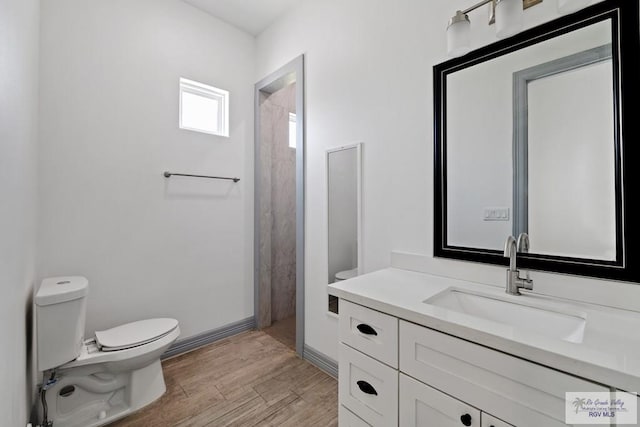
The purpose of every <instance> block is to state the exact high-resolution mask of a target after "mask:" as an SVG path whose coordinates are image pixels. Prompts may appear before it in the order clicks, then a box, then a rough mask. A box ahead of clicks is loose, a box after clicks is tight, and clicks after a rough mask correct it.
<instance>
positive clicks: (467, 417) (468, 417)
mask: <svg viewBox="0 0 640 427" xmlns="http://www.w3.org/2000/svg"><path fill="white" fill-rule="evenodd" d="M460 421H461V422H462V424H463V425H465V426H467V427H468V426H470V425H471V415H469V414H464V415H463V416H461V417H460Z"/></svg>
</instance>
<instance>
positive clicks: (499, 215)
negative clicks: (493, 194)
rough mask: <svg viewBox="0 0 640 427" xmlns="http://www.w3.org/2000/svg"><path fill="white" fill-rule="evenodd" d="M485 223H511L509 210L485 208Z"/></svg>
mask: <svg viewBox="0 0 640 427" xmlns="http://www.w3.org/2000/svg"><path fill="white" fill-rule="evenodd" d="M483 220H484V221H509V208H484V217H483Z"/></svg>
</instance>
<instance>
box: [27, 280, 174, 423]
mask: <svg viewBox="0 0 640 427" xmlns="http://www.w3.org/2000/svg"><path fill="white" fill-rule="evenodd" d="M87 294H88V282H87V279H85V278H83V277H56V278H50V279H45V280H43V282H42V285H41V286H40V289H39V291H38V293H37V294H36V297H35V304H36V307H35V311H36V329H37V331H36V333H37V344H38V350H37V353H38V368H39V370H41V371H43V372H44V378H46V380H47V381H46V382H47V383H48V385H47V386H46V388H47V390H46V392H45V400H46V403H47V405H46V406H47V414H46V415H47V419H48V420H49V421H52V422H53V425H54V426H55V427H80V426H82V427H97V426H102V425H104V424H107V423H110V422H113V421H115V420H116V419H119V418H122V417H124V416H126V415H129V414H130V413H132V412H134V411H137V410H138V409H140V408H142V407H144V406H146V405H148V404H149V403H151V402H153V401H155V400H156V399H158V398H159V397H160V396H162V395H163V394H164V392H165V391H166V387H165V383H164V377H163V373H162V365H161V364H160V356H161V355H162V354H163V353H164V352H165V351H166V350H167V349H168V348H169V347H170V346H171V344H172V343H173V342H174V341H175V340H176V339H177V338H178V336H179V335H180V328H179V326H178V321H177V320H175V319H170V318H157V319H147V320H141V321H137V322H132V323H127V324H124V325H121V326H117V327H115V328H111V329H107V330H103V331H96V332H95V333H94V334H93V336H92V337H91V338H90V339H87V340H84V338H83V333H84V323H85V311H86V298H87ZM38 406H39V413H40V419H41V420H42V419H43V418H44V409H43V405H38Z"/></svg>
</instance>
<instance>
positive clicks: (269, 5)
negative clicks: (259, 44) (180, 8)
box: [183, 0, 302, 36]
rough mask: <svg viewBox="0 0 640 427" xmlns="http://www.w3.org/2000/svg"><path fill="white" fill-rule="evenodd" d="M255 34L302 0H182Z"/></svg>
mask: <svg viewBox="0 0 640 427" xmlns="http://www.w3.org/2000/svg"><path fill="white" fill-rule="evenodd" d="M183 1H184V2H186V3H189V4H190V5H192V6H195V7H197V8H198V9H200V10H203V11H204V12H207V13H208V14H210V15H213V16H215V17H217V18H220V19H222V20H223V21H226V22H228V23H229V24H231V25H234V26H236V27H238V28H240V29H241V30H243V31H245V32H247V33H249V34H251V35H253V36H257V35H258V34H260V33H261V32H262V31H263V30H264V29H266V28H267V27H268V26H269V25H271V24H272V23H273V22H274V21H275V20H276V19H278V18H279V17H280V16H282V15H284V14H285V12H287V11H288V10H289V9H291V8H293V7H294V6H295V5H297V4H298V3H300V2H301V1H302V0H183Z"/></svg>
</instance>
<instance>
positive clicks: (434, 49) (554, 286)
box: [256, 0, 640, 359]
mask: <svg viewBox="0 0 640 427" xmlns="http://www.w3.org/2000/svg"><path fill="white" fill-rule="evenodd" d="M471 3H472V2H468V1H462V0H455V1H452V2H425V1H419V0H398V1H393V2H389V1H384V0H350V1H340V0H324V1H308V2H305V3H303V4H302V5H301V6H300V7H299V8H298V9H296V10H294V11H293V12H292V13H290V14H289V15H287V16H286V17H285V18H284V19H282V20H280V21H279V22H278V23H276V24H275V25H274V26H272V27H270V28H269V29H268V30H267V31H265V32H264V33H262V34H261V35H260V36H259V37H258V43H257V50H258V63H257V71H258V72H257V76H256V80H257V79H259V78H261V77H264V76H265V75H267V74H268V73H269V72H272V71H274V70H276V69H277V68H278V67H280V66H281V65H282V64H285V63H286V62H287V61H289V60H290V59H291V58H294V57H295V56H297V55H299V54H301V53H304V54H305V60H306V70H305V72H306V108H307V116H306V117H307V123H306V125H307V126H306V143H307V162H306V167H307V188H306V191H307V192H306V197H307V200H306V203H307V206H306V220H307V223H306V238H307V240H306V248H305V249H306V275H305V282H306V289H305V301H306V302H305V322H306V323H305V334H306V337H305V341H306V344H307V345H309V346H311V347H313V348H315V349H316V350H318V351H321V352H323V353H325V354H327V355H328V356H330V357H333V358H335V359H337V357H338V351H337V342H338V340H337V330H336V329H337V326H336V324H337V321H336V319H335V318H333V317H331V316H329V315H327V314H326V301H327V297H326V295H327V291H326V283H325V282H326V280H325V278H326V277H327V255H326V254H327V246H326V245H327V243H326V241H327V239H326V235H327V214H326V211H327V206H326V171H325V166H324V151H325V150H326V149H327V148H330V147H333V146H337V145H340V144H344V143H348V142H351V141H356V140H362V141H364V145H365V150H364V156H363V168H364V174H363V218H364V219H363V228H364V230H363V234H364V236H363V238H364V249H365V251H364V271H365V272H370V271H373V270H376V269H379V268H383V267H386V266H388V265H389V261H390V255H389V254H390V251H391V250H398V251H404V252H409V253H418V254H425V255H426V256H427V257H428V258H430V259H431V262H430V266H429V268H431V269H432V270H433V271H437V272H440V273H443V272H444V273H447V274H449V275H453V276H455V275H456V274H457V273H456V270H457V269H459V268H460V269H461V270H464V271H466V272H467V273H469V274H468V275H471V276H473V273H474V272H477V273H483V272H484V271H485V270H486V269H490V270H491V271H494V270H495V271H499V274H496V275H493V274H491V275H488V276H487V277H488V278H490V279H491V280H490V281H491V283H493V284H496V285H497V286H498V285H500V286H503V283H502V281H499V282H495V281H493V279H494V278H495V277H500V278H501V279H500V280H502V279H503V278H504V270H503V269H502V268H500V269H497V268H493V267H485V266H482V265H478V264H472V263H462V262H454V261H448V260H441V259H432V254H433V231H432V228H433V167H432V162H433V155H432V148H433V125H432V119H433V108H432V98H433V86H432V67H433V65H435V64H437V63H440V62H442V61H444V60H446V59H447V57H446V38H445V28H446V23H447V20H448V19H449V18H450V17H451V16H452V15H453V13H454V12H455V10H456V9H463V8H465V7H466V6H469V5H470V4H471ZM486 16H487V15H486V10H484V9H482V10H478V11H476V12H472V34H473V42H474V44H475V45H474V47H479V46H481V45H484V44H487V43H490V42H493V41H495V35H494V33H493V32H494V31H495V29H494V27H493V26H491V27H490V26H488V25H487V24H486V20H485V19H486ZM557 16H558V13H557V10H556V3H555V2H553V1H548V2H543V3H541V4H540V5H538V6H536V7H533V8H531V9H528V10H527V11H526V12H525V18H524V21H525V27H527V28H528V27H531V26H534V25H538V24H540V23H543V22H546V21H548V20H550V19H553V18H555V17H557ZM478 281H481V280H480V279H478ZM577 282H581V281H580V280H576V279H575V278H566V277H564V276H561V275H551V274H546V275H544V277H541V278H540V280H539V281H538V283H537V284H536V286H538V288H539V289H541V290H543V291H544V292H549V293H553V292H556V293H563V292H564V293H565V294H566V295H569V296H571V295H580V297H583V292H581V291H580V292H577V291H576V290H577V289H579V286H578V285H576V283H577ZM589 283H591V284H593V286H591V285H589V287H588V289H589V291H587V293H589V292H590V293H591V294H590V297H591V298H592V299H600V300H601V301H603V302H604V303H610V304H612V305H615V304H617V303H618V302H620V304H622V302H621V301H622V300H624V299H625V298H621V297H620V295H613V294H609V293H608V292H607V290H608V289H610V290H615V291H618V290H620V289H623V290H624V292H627V293H628V294H636V293H638V292H640V286H636V285H626V284H616V285H612V284H611V282H604V281H595V280H591V281H589ZM594 283H595V284H594ZM558 284H560V285H559V286H558ZM565 284H566V287H564V288H563V286H564V285H565ZM635 300H637V301H640V298H637V297H636V298H635ZM629 304H633V303H629ZM635 305H636V306H637V307H636V308H637V309H639V310H640V303H635Z"/></svg>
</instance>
